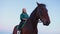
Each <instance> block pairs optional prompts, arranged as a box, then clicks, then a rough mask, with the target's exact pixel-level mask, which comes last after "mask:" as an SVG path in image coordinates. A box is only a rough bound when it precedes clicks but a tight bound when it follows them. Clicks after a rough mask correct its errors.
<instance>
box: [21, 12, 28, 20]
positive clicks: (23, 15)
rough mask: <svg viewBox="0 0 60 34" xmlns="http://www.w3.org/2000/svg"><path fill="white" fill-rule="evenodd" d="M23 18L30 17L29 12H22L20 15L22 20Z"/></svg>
mask: <svg viewBox="0 0 60 34" xmlns="http://www.w3.org/2000/svg"><path fill="white" fill-rule="evenodd" d="M23 18H26V19H28V18H29V16H28V14H27V13H22V14H21V15H20V20H22V19H23Z"/></svg>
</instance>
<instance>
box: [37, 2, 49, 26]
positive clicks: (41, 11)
mask: <svg viewBox="0 0 60 34" xmlns="http://www.w3.org/2000/svg"><path fill="white" fill-rule="evenodd" d="M37 15H38V18H39V19H40V20H41V21H42V22H43V25H46V26H48V25H49V24H50V19H49V15H48V10H47V8H46V5H45V4H39V3H37Z"/></svg>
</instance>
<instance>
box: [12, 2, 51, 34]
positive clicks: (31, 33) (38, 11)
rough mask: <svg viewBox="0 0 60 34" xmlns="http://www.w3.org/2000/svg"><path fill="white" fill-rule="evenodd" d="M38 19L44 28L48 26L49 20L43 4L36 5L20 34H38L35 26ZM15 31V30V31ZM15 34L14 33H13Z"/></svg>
mask: <svg viewBox="0 0 60 34" xmlns="http://www.w3.org/2000/svg"><path fill="white" fill-rule="evenodd" d="M39 19H40V20H41V22H42V23H43V25H44V26H49V24H50V18H49V15H48V10H47V8H46V5H45V4H42V3H37V7H36V8H35V9H34V10H33V12H32V13H31V15H30V17H29V18H28V20H27V21H26V24H25V25H24V27H23V28H22V29H21V34H38V29H37V24H38V21H39ZM15 31H16V30H15ZM13 33H15V34H16V32H14V31H13Z"/></svg>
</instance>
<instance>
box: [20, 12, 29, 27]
mask: <svg viewBox="0 0 60 34" xmlns="http://www.w3.org/2000/svg"><path fill="white" fill-rule="evenodd" d="M28 18H29V16H28V14H27V13H22V14H21V15H20V20H21V21H22V20H23V19H28ZM25 24H26V21H24V22H23V24H20V26H21V28H23V27H24V25H25Z"/></svg>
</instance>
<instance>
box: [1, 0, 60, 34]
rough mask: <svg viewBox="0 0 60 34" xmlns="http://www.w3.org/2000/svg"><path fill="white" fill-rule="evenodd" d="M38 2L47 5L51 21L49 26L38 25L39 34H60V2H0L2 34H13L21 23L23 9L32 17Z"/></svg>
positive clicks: (30, 0) (29, 0)
mask: <svg viewBox="0 0 60 34" xmlns="http://www.w3.org/2000/svg"><path fill="white" fill-rule="evenodd" d="M36 2H38V3H44V4H46V6H47V9H48V14H49V17H50V21H51V23H50V25H49V26H44V25H43V24H42V23H38V26H37V28H38V34H60V15H59V14H60V0H0V34H12V31H13V29H14V26H16V25H18V24H19V22H20V14H21V12H22V8H26V9H27V13H28V15H30V14H31V12H32V11H33V10H34V9H35V8H36V7H37V4H36Z"/></svg>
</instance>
